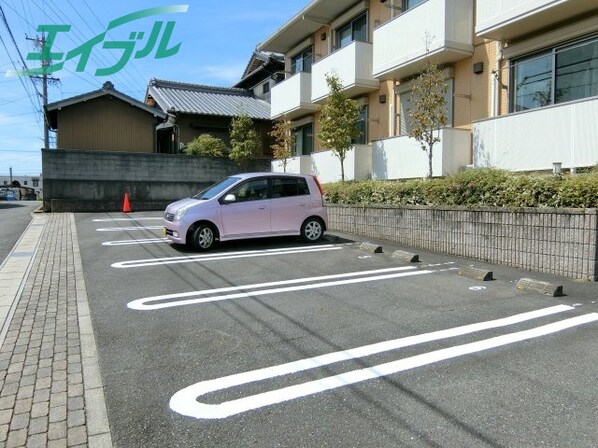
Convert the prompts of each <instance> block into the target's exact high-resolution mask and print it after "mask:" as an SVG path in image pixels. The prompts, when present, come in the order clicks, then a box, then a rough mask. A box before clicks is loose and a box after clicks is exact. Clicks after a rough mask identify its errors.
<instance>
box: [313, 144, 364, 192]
mask: <svg viewBox="0 0 598 448" xmlns="http://www.w3.org/2000/svg"><path fill="white" fill-rule="evenodd" d="M311 159H312V166H311V170H312V171H311V173H310V174H315V175H316V176H318V179H319V180H320V182H323V183H324V182H336V181H339V180H341V162H340V160H339V159H338V157H336V156H335V155H334V154H333V153H332V151H322V152H316V153H314V154H312V155H311ZM344 167H345V180H365V179H369V178H370V175H371V167H372V148H371V146H370V145H356V146H355V147H353V148H352V149H350V150H349V151H347V156H346V158H345V162H344Z"/></svg>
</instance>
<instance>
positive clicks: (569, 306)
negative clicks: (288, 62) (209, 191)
mask: <svg viewBox="0 0 598 448" xmlns="http://www.w3.org/2000/svg"><path fill="white" fill-rule="evenodd" d="M159 216H160V214H159V213H153V214H130V215H125V214H121V213H114V214H97V215H93V214H80V215H77V216H76V217H75V215H73V214H68V213H66V214H34V215H33V217H32V218H31V222H30V224H29V225H28V227H27V229H26V230H25V232H24V233H23V235H22V236H21V237H20V238H18V241H17V242H16V244H15V245H14V247H13V248H12V249H11V251H10V253H9V254H8V256H7V257H6V259H5V260H4V262H3V263H2V266H1V267H0V291H1V293H0V311H1V312H2V313H3V314H2V315H1V316H0V322H3V325H2V331H1V333H0V344H1V347H0V446H6V447H25V446H27V447H37V446H39V447H65V446H68V447H84V446H89V447H111V446H113V444H114V446H120V447H125V448H133V447H138V446H139V447H144V448H147V447H160V448H162V447H166V446H168V447H170V446H180V447H195V446H202V447H207V446H214V447H221V446H260V447H266V446H272V447H274V446H284V447H295V446H301V447H308V446H310V447H311V446H318V447H321V446H343V447H345V446H377V447H383V446H388V447H391V446H392V447H395V446H422V447H423V446H443V447H444V446H447V447H453V446H455V447H457V446H459V447H461V446H476V447H478V446H491V447H500V446H521V447H530V446H531V447H535V446H572V447H586V446H587V447H593V446H596V444H598V431H597V430H596V425H595V421H596V419H597V418H598V410H597V408H596V406H595V403H596V402H598V391H597V390H596V388H595V380H596V367H595V366H596V365H597V364H598V352H597V351H596V350H595V340H596V339H595V338H596V331H597V326H596V323H595V321H594V320H593V319H595V317H596V312H597V311H598V305H597V301H598V294H597V292H598V290H597V288H596V285H595V283H582V282H572V281H567V280H564V279H559V278H555V277H551V276H546V275H535V274H532V273H529V272H521V271H517V270H514V269H509V268H503V267H498V266H492V265H485V264H483V263H478V262H475V261H472V260H465V259H455V258H454V257H447V256H443V255H440V254H435V253H429V252H421V251H420V258H421V260H422V261H421V262H420V263H416V264H407V263H403V262H399V261H397V260H395V259H394V258H393V257H392V256H391V254H392V252H393V250H395V249H397V247H394V246H392V245H389V244H388V243H386V242H384V241H378V242H376V243H380V244H381V245H382V246H383V247H384V253H382V254H374V253H370V252H367V251H364V250H363V249H362V248H361V247H360V244H359V243H360V241H356V240H354V239H353V238H352V237H351V236H350V235H338V234H337V235H333V237H332V238H330V239H328V240H326V241H324V242H322V243H321V244H318V245H315V246H308V247H305V245H303V244H302V243H300V242H298V241H295V240H292V239H283V240H278V239H277V240H264V241H254V242H247V243H241V244H225V245H222V246H220V247H219V248H218V250H217V251H215V252H212V253H210V254H195V253H192V252H189V251H187V250H186V249H184V248H179V247H173V246H170V245H169V244H165V243H164V242H163V241H160V238H159V232H158V228H159ZM144 219H147V220H148V221H144ZM152 220H153V221H152ZM400 249H409V248H400ZM460 265H468V266H469V265H475V266H476V267H479V268H488V269H491V270H493V271H494V276H495V278H496V280H495V281H492V282H483V283H482V282H479V281H477V280H471V279H468V278H465V277H462V276H459V275H457V274H456V272H455V271H456V269H457V266H460ZM530 275H533V276H535V277H536V278H538V279H540V280H545V281H553V282H554V281H559V282H561V283H562V285H563V287H564V292H565V296H564V297H560V298H552V297H546V296H542V295H539V294H537V293H533V292H529V291H518V290H516V289H515V287H514V286H515V283H516V281H517V279H518V278H520V277H522V276H530ZM568 329H569V330H568ZM480 333H481V334H480ZM397 350H399V351H400V354H401V357H400V359H397V358H396V356H397ZM418 366H419V367H418ZM401 372H402V373H401ZM376 378H377V379H376ZM264 383H265V384H264ZM264 388H265V389H264ZM327 391H330V392H327Z"/></svg>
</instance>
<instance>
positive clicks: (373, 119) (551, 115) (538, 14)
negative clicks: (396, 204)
mask: <svg viewBox="0 0 598 448" xmlns="http://www.w3.org/2000/svg"><path fill="white" fill-rule="evenodd" d="M597 33H598V3H596V2H595V1H588V0H502V1H495V0H477V1H476V0H361V1H358V2H356V1H355V0H312V1H311V2H310V3H309V4H307V6H305V7H304V8H303V10H302V11H300V12H299V13H297V14H296V15H295V16H293V17H292V18H291V19H290V20H289V21H288V22H286V23H285V24H283V25H282V26H281V27H280V28H279V29H278V30H277V31H276V32H274V33H273V34H272V35H271V36H269V37H268V38H267V39H266V40H265V41H264V42H263V43H261V44H260V45H259V46H258V49H259V50H261V51H272V52H277V53H282V54H284V56H285V73H286V79H285V80H284V81H283V82H281V83H279V84H278V85H276V86H275V87H273V88H272V92H271V105H272V107H271V116H272V118H281V117H285V118H287V119H290V120H292V121H293V123H294V126H295V135H296V144H295V146H296V148H295V154H296V157H294V158H293V160H291V161H290V163H289V164H288V165H287V170H290V171H298V172H315V173H317V174H319V175H320V176H321V178H322V179H323V180H324V181H333V180H338V179H339V178H340V165H339V162H338V159H336V158H335V157H334V156H333V155H332V154H331V152H330V151H329V150H328V148H325V147H323V146H322V145H321V144H320V143H319V142H318V140H317V138H316V136H317V133H318V131H319V128H318V126H319V125H318V122H319V110H320V107H321V105H322V104H323V103H324V102H325V101H326V98H327V96H328V86H327V84H326V79H325V77H326V75H327V74H335V75H336V76H338V77H339V79H340V80H341V82H342V84H343V88H344V93H345V94H346V95H347V96H349V97H351V98H354V99H355V100H357V101H358V102H359V103H360V104H361V105H362V114H361V117H360V120H359V126H360V129H361V131H362V132H361V137H360V139H359V140H358V141H356V142H355V147H354V148H353V150H352V151H350V153H349V154H348V157H347V159H346V164H345V171H346V174H347V175H348V176H349V178H354V179H365V178H374V179H402V178H415V177H422V176H425V174H426V172H427V162H426V157H427V156H426V154H425V153H424V152H423V151H422V150H421V148H420V145H419V144H418V142H416V141H415V140H414V139H412V138H410V137H408V134H409V126H410V123H409V119H408V111H409V109H410V102H411V83H412V81H413V79H414V77H415V76H417V75H418V73H419V72H420V71H421V69H422V67H423V63H424V61H425V60H426V59H427V58H430V59H431V60H432V61H433V62H434V63H435V64H438V65H439V66H440V67H441V69H442V73H443V75H444V78H445V80H446V83H447V86H448V89H447V97H446V100H447V101H446V103H447V115H448V117H449V123H448V126H447V127H445V128H444V129H441V130H440V131H439V132H440V138H441V141H440V143H438V144H437V145H436V146H435V147H434V158H433V175H435V176H441V175H446V174H450V173H452V172H456V171H458V170H461V169H464V168H465V167H467V166H472V165H473V166H494V167H498V168H507V169H513V170H550V169H552V167H553V163H555V162H560V163H561V164H562V166H563V168H565V169H567V168H575V167H582V166H590V165H594V164H596V162H597V161H598V134H597V132H598V130H597V129H596V126H592V125H591V123H595V122H596V119H597V118H598V98H596V96H597V95H598V35H597ZM592 97H594V98H592ZM553 122H554V124H553ZM273 168H274V169H277V170H278V169H280V166H279V165H278V164H277V163H276V162H275V163H274V164H273Z"/></svg>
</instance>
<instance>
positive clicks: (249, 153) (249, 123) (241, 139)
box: [229, 114, 261, 170]
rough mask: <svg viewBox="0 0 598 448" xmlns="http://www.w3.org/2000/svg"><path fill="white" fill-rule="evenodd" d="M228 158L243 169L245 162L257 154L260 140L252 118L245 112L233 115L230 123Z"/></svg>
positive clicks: (245, 166)
mask: <svg viewBox="0 0 598 448" xmlns="http://www.w3.org/2000/svg"><path fill="white" fill-rule="evenodd" d="M230 144H231V152H230V154H229V157H230V159H231V160H232V161H233V162H236V163H238V164H239V165H241V166H242V168H243V169H244V170H246V169H247V162H248V161H249V160H251V159H252V158H254V157H255V156H256V155H257V152H258V150H259V149H260V146H261V142H260V139H259V136H258V133H257V131H256V130H255V127H254V125H253V120H252V119H251V118H250V117H249V116H248V115H246V114H241V115H239V116H237V117H234V118H233V119H232V121H231V124H230Z"/></svg>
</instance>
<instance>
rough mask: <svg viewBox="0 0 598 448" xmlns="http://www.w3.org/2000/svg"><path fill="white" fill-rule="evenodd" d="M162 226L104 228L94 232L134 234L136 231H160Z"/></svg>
mask: <svg viewBox="0 0 598 448" xmlns="http://www.w3.org/2000/svg"><path fill="white" fill-rule="evenodd" d="M161 228H162V226H137V227H106V228H103V229H96V232H135V231H136V230H160V229H161Z"/></svg>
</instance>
